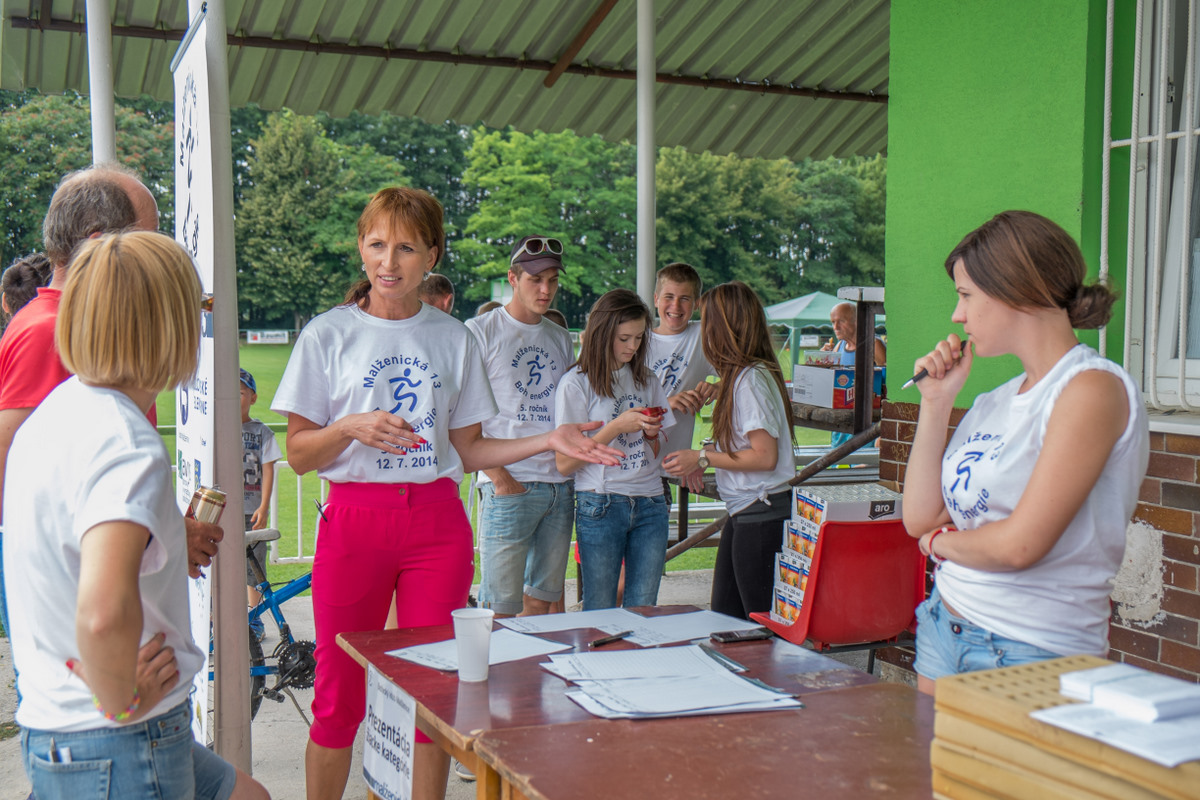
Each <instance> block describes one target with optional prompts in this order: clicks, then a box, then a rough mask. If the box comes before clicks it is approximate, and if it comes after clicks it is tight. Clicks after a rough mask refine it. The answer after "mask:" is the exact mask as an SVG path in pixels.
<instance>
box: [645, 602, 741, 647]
mask: <svg viewBox="0 0 1200 800" xmlns="http://www.w3.org/2000/svg"><path fill="white" fill-rule="evenodd" d="M638 620H639V622H638V623H637V625H630V626H629V628H626V630H630V629H632V630H633V635H632V636H630V637H629V639H628V640H629V641H631V642H633V643H634V644H637V645H641V646H642V647H654V646H656V645H662V644H675V643H676V642H690V641H691V640H692V639H707V638H708V636H709V634H711V633H714V632H716V631H743V630H749V629H751V628H758V627H761V626H760V625H759V624H758V623H757V622H750V621H749V620H744V619H738V618H737V617H731V616H729V615H727V614H720V613H718V612H716V611H692V612H690V613H687V614H665V615H663V616H661V617H638Z"/></svg>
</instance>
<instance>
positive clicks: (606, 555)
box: [554, 289, 675, 610]
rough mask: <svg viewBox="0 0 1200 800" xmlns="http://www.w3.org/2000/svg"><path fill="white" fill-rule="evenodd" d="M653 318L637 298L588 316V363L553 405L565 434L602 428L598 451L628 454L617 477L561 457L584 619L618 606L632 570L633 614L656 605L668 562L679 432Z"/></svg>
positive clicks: (567, 380)
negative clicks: (620, 587) (652, 344)
mask: <svg viewBox="0 0 1200 800" xmlns="http://www.w3.org/2000/svg"><path fill="white" fill-rule="evenodd" d="M649 332H650V309H648V308H647V307H646V304H645V303H643V302H642V299H641V298H640V297H638V296H637V295H636V294H635V293H633V292H631V291H629V290H628V289H614V290H613V291H611V292H608V293H607V294H605V295H604V296H602V297H601V298H600V299H599V300H597V301H596V304H595V305H594V306H592V310H591V312H589V313H588V318H587V328H586V329H585V330H584V333H583V341H582V344H581V347H580V350H579V360H578V361H577V362H576V363H575V365H574V366H573V367H572V368H571V369H570V370H569V371H568V372H567V374H566V375H564V376H563V377H562V379H561V380H560V381H559V384H558V393H557V394H556V395H555V398H554V412H555V418H556V424H559V425H561V424H563V423H566V422H573V421H578V420H592V419H603V420H606V423H605V425H604V427H602V428H601V429H600V430H598V431H596V433H595V435H594V436H593V437H592V438H593V440H594V441H597V442H600V443H601V444H607V445H610V446H611V447H614V448H616V449H618V450H620V451H622V452H623V453H624V458H622V459H621V463H620V464H618V465H617V466H614V467H605V466H602V465H599V464H587V463H584V462H583V461H580V460H578V459H574V458H571V457H569V456H565V455H558V456H556V463H557V465H558V470H559V472H561V473H562V474H564V475H572V474H574V475H575V532H576V536H577V538H578V541H579V560H580V569H581V571H582V573H583V607H584V610H591V609H596V608H612V607H614V606H616V604H617V580H618V577H619V576H620V574H621V562H622V560H624V562H625V597H624V605H625V606H649V605H654V603H655V602H656V601H657V599H658V585H659V581H660V580H661V579H662V570H663V563H664V562H665V560H666V554H667V528H668V522H667V519H668V511H669V509H668V508H667V500H666V497H664V495H663V488H662V480H661V478H660V477H659V457H660V453H662V452H665V450H664V443H663V442H664V440H665V438H666V434H663V433H661V431H663V430H665V429H668V428H670V427H671V426H672V425H674V424H675V417H674V415H673V414H672V413H671V410H670V409H669V408H668V407H667V394H666V392H664V391H663V388H662V384H661V383H660V382H659V381H658V380H657V379H656V378H655V377H654V373H652V372H651V371H650V370H649V369H648V368H647V366H646V350H647V344H648V342H647V339H648V337H649Z"/></svg>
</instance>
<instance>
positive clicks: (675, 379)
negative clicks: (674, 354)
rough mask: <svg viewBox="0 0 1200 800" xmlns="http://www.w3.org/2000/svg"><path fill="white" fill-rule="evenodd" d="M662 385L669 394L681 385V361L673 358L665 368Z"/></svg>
mask: <svg viewBox="0 0 1200 800" xmlns="http://www.w3.org/2000/svg"><path fill="white" fill-rule="evenodd" d="M662 385H663V388H664V389H666V390H667V394H671V392H673V391H675V387H676V386H678V385H679V363H678V362H677V361H674V360H672V361H671V363H670V364H667V368H666V369H664V370H663V376H662Z"/></svg>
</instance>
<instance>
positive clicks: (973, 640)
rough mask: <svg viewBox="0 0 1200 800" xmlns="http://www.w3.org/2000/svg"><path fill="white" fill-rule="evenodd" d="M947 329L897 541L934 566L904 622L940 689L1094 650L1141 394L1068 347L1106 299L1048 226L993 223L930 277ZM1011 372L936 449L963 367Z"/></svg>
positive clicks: (1099, 648)
mask: <svg viewBox="0 0 1200 800" xmlns="http://www.w3.org/2000/svg"><path fill="white" fill-rule="evenodd" d="M945 267H946V273H947V274H948V275H949V276H950V277H951V279H953V281H954V284H955V287H956V289H957V292H958V305H957V306H956V307H955V310H954V314H953V315H952V316H951V321H953V322H956V323H959V324H961V325H962V326H963V330H964V332H965V333H966V334H967V335H968V336H969V346H967V347H963V346H962V340H961V339H960V338H959V336H957V335H956V334H950V335H949V336H948V337H947V338H946V340H945V341H943V342H941V343H939V344H938V346H937V347H936V348H935V349H934V350H933V351H932V352H930V353H929V354H928V355H925V356H923V357H922V358H920V359H918V360H917V362H916V370H917V371H918V373H919V371H922V370H923V371H925V372H926V373H927V374H926V375H925V377H923V378H920V379H919V380H918V381H917V386H918V388H919V389H920V391H921V408H920V416H919V419H918V423H917V433H916V437H915V438H914V441H913V445H912V451H911V454H910V456H909V462H908V467H907V471H906V477H905V486H904V508H903V514H904V524H905V527H906V528H908V531H909V533H910V534H911V535H913V536H915V537H920V547H921V550H922V552H924V553H925V554H927V555H928V556H929V557H930V558H931V559H933V560H934V561H935V562H936V564H937V566H936V572H935V576H934V581H935V586H934V590H933V592H932V593H931V595H930V597H929V599H928V600H926V601H925V602H924V603H922V604H921V605H920V606H919V607H918V609H917V621H918V628H917V659H916V664H915V667H916V671H917V674H918V676H919V684H920V688H921V689H922V691H925V692H928V693H932V692H933V686H934V684H933V682H934V680H936V679H937V678H939V677H941V676H942V675H949V674H953V673H958V672H970V671H974V670H978V669H991V668H995V667H1002V666H1010V665H1013V664H1021V663H1027V662H1030V661H1039V660H1043V659H1048V658H1056V657H1058V656H1061V655H1068V654H1074V653H1091V654H1094V655H1100V656H1103V655H1104V654H1105V653H1106V652H1107V650H1108V618H1109V602H1108V596H1109V592H1110V589H1111V581H1112V578H1113V576H1114V575H1115V574H1116V572H1117V568H1118V567H1119V566H1120V564H1121V559H1122V557H1123V555H1124V550H1125V527H1126V525H1127V523H1128V521H1129V518H1130V516H1131V515H1132V513H1133V509H1134V507H1135V505H1136V503H1137V496H1138V488H1139V486H1140V485H1141V481H1142V477H1143V476H1144V475H1145V472H1146V464H1147V459H1148V443H1149V433H1148V428H1147V421H1146V413H1145V410H1144V408H1143V406H1142V399H1141V393H1140V391H1139V390H1138V388H1137V386H1136V384H1135V383H1134V382H1133V379H1132V378H1131V377H1130V376H1129V374H1128V373H1127V372H1125V370H1123V369H1122V368H1121V367H1119V366H1118V365H1116V364H1114V363H1113V362H1111V361H1109V360H1108V359H1106V358H1104V357H1102V356H1100V355H1099V354H1097V353H1096V351H1095V350H1093V349H1092V348H1090V347H1088V346H1087V345H1084V344H1081V343H1080V342H1079V340H1078V339H1077V338H1076V336H1075V329H1076V328H1098V327H1101V326H1102V325H1104V324H1105V323H1106V322H1107V321H1108V318H1109V316H1110V314H1111V307H1112V303H1113V301H1114V299H1115V296H1114V294H1113V293H1112V292H1111V291H1110V290H1109V289H1108V288H1107V287H1106V286H1103V285H1099V284H1093V285H1090V286H1085V285H1084V284H1083V281H1084V277H1085V266H1084V262H1083V255H1082V253H1080V251H1079V247H1078V246H1077V245H1076V244H1075V242H1074V240H1072V239H1071V237H1070V236H1069V235H1068V234H1067V233H1066V231H1064V230H1063V229H1062V228H1060V227H1059V226H1058V225H1056V224H1055V223H1053V222H1051V221H1050V220H1048V219H1046V218H1045V217H1042V216H1039V215H1037V214H1034V213H1031V212H1027V211H1006V212H1004V213H1002V214H998V215H997V216H995V217H994V218H992V219H991V220H990V221H988V222H987V223H985V224H984V225H982V226H980V227H979V228H977V229H976V230H974V231H972V232H971V233H970V234H968V235H967V237H966V238H965V239H963V240H962V242H960V243H959V245H958V246H957V247H955V248H954V250H953V251H952V252H951V253H950V255H949V257H948V258H947V259H946V264H945ZM1006 354H1010V355H1014V356H1016V357H1017V359H1018V360H1020V362H1021V366H1022V367H1023V368H1024V372H1022V373H1021V374H1020V375H1018V376H1017V377H1015V378H1013V379H1012V380H1010V381H1008V382H1007V383H1005V384H1003V385H1001V386H1000V387H999V388H997V389H994V390H992V391H990V392H987V393H985V394H981V395H979V396H978V397H976V398H975V402H974V403H973V405H972V406H971V409H970V410H969V411H968V412H967V414H966V416H965V417H963V419H962V421H961V422H960V423H959V424H958V427H957V428H956V430H955V431H954V434H953V436H951V438H950V441H949V444H947V443H946V433H947V428H948V425H949V422H950V414H951V411H952V409H953V407H954V400H955V398H956V397H957V396H958V393H959V391H961V389H962V387H963V384H964V383H965V382H966V380H967V376H968V375H969V374H970V372H971V366H972V364H973V363H974V360H975V358H976V357H980V356H982V357H991V356H999V355H1006Z"/></svg>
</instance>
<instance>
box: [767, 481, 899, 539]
mask: <svg viewBox="0 0 1200 800" xmlns="http://www.w3.org/2000/svg"><path fill="white" fill-rule="evenodd" d="M792 500H793V502H792V519H791V522H790V523H789V524H788V525H785V526H784V544H785V546H788V547H791V545H790V544H788V542H789V541H791V540H789V538H788V534H789V531H790V530H791V528H789V525H790V526H792V527H793V528H794V529H795V533H796V536H797V537H798V538H799V539H800V540H802V541H803V540H804V537H805V535H806V534H810V535H812V536H813V541H814V542H815V541H816V536H817V535H818V534H819V533H820V529H821V524H822V523H824V522H875V521H878V520H885V519H899V518H900V494H899V493H897V492H894V491H892V490H891V489H888V488H887V487H885V486H881V485H879V484H877V483H858V484H844V485H840V486H838V485H834V486H804V485H800V486H797V487H795V488H794V489H793V490H792ZM792 549H793V550H796V549H799V551H800V552H801V553H803V554H805V555H809V556H811V553H804V548H803V547H801V548H796V547H792Z"/></svg>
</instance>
